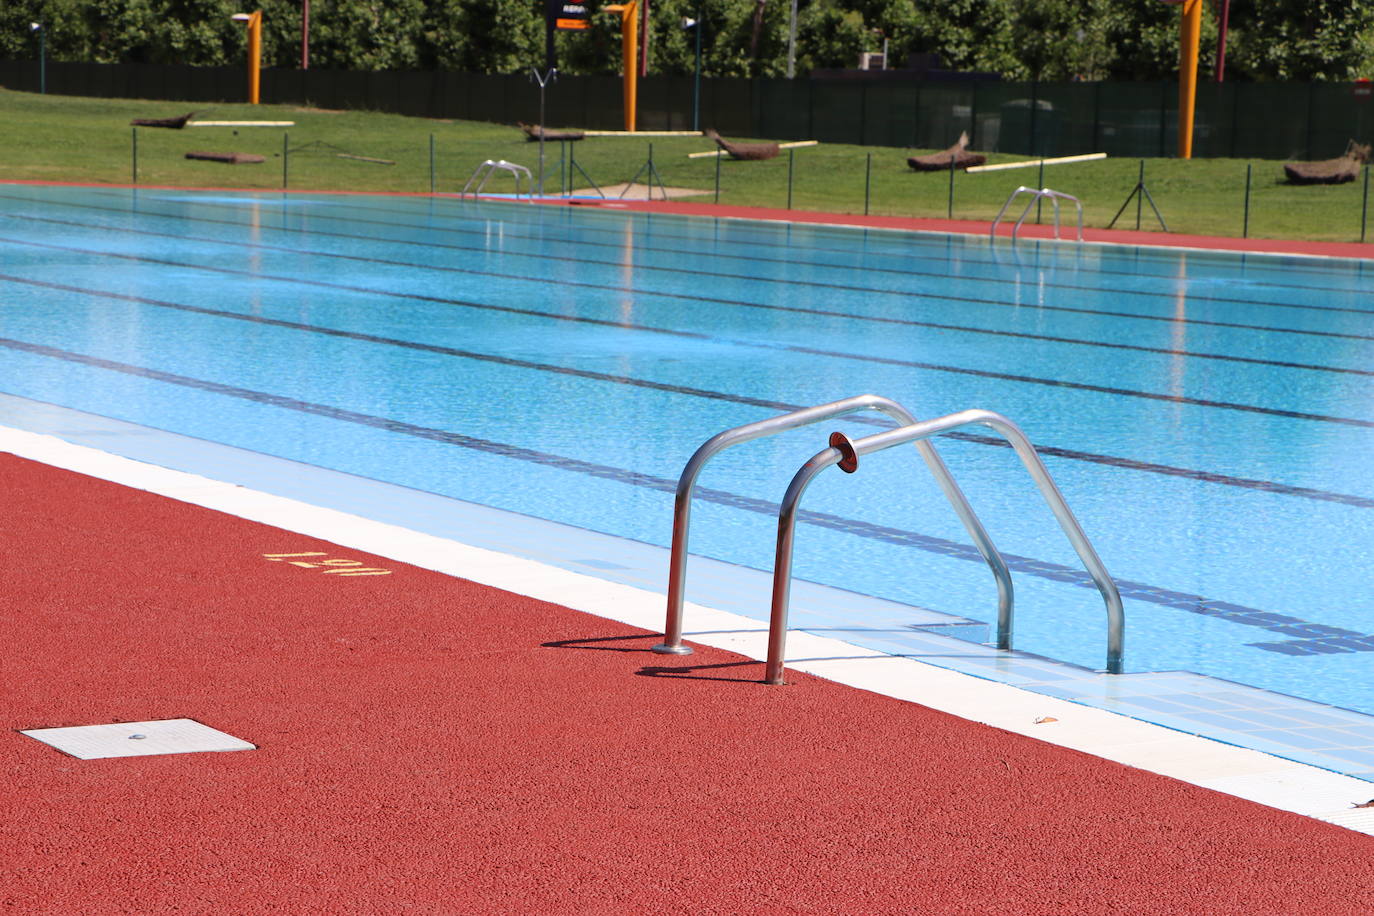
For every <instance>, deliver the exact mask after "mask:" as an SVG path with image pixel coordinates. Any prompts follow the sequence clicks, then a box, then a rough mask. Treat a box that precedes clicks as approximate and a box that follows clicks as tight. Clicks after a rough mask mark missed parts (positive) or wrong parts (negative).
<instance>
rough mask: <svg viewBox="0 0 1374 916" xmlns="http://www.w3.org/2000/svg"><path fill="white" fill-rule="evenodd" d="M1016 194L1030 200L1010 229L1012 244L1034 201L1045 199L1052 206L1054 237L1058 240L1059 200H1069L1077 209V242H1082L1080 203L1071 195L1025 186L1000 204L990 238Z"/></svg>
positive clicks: (995, 236) (1081, 205) (989, 232)
mask: <svg viewBox="0 0 1374 916" xmlns="http://www.w3.org/2000/svg"><path fill="white" fill-rule="evenodd" d="M1018 194H1029V195H1031V199H1030V200H1029V201H1027V202H1026V208H1025V209H1024V210H1022V211H1021V216H1020V217H1019V218H1018V219H1017V220H1016V225H1014V226H1012V227H1011V240H1012V241H1013V242H1014V241H1016V233H1017V232H1018V231H1020V229H1021V224H1022V223H1024V222H1025V221H1026V216H1027V215H1028V214H1029V213H1030V208H1031V207H1033V206H1035V204H1036V201H1039V200H1043V199H1045V198H1049V200H1050V203H1051V204H1053V205H1054V237H1055V238H1056V239H1057V238H1059V202H1060V201H1061V200H1071V201H1073V203H1074V206H1075V207H1077V208H1078V240H1079V241H1080V242H1081V241H1083V202H1082V201H1080V200H1079V199H1078V198H1077V197H1074V196H1073V195H1072V194H1065V193H1064V192H1062V191H1051V190H1050V189H1049V188H1038V189H1037V188H1028V187H1026V186H1025V185H1021V187H1019V188H1017V189H1016V190H1015V191H1012V192H1011V196H1010V197H1008V198H1007V202H1006V203H1004V204H1002V209H1000V210H998V211H997V216H996V217H994V218H993V221H992V225H991V226H990V227H989V228H988V234H989V235H990V236H991V237H992V238H994V239H995V238H997V225H998V224H999V223H1000V222H1002V217H1003V216H1005V215H1006V213H1007V208H1008V207H1010V206H1011V202H1012V201H1013V200H1015V199H1016V197H1017V195H1018ZM1037 219H1038V217H1037Z"/></svg>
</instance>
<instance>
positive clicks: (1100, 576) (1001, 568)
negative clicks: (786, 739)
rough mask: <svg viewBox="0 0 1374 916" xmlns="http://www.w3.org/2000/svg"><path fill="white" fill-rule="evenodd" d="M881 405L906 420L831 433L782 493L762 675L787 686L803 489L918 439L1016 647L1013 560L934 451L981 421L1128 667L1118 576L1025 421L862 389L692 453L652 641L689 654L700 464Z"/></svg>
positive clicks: (681, 483) (1115, 663)
mask: <svg viewBox="0 0 1374 916" xmlns="http://www.w3.org/2000/svg"><path fill="white" fill-rule="evenodd" d="M868 409H872V410H880V411H882V412H884V413H886V414H888V416H891V417H893V418H894V419H896V420H897V421H898V422H899V423H901V424H902V425H901V426H899V427H897V428H896V429H889V430H886V431H884V432H880V433H876V434H874V435H871V436H866V437H864V438H862V439H858V440H851V439H850V438H849V437H848V436H846V435H845V434H844V433H840V432H835V433H832V434H831V435H830V445H829V447H827V448H825V449H823V450H822V451H820V452H818V453H817V454H816V455H814V456H813V457H812V458H811V459H810V460H809V461H807V462H806V463H805V464H804V465H802V467H801V468H800V469H799V470H798V471H797V473H796V475H795V476H794V477H793V478H792V482H791V484H790V485H789V486H788V488H787V493H786V495H785V496H784V497H783V501H782V505H781V508H780V509H779V512H778V539H777V552H776V555H775V561H774V564H773V595H772V609H771V612H770V615H769V625H768V656H767V667H766V670H765V673H764V681H765V683H769V684H781V683H783V654H784V650H785V646H786V641H787V616H788V604H789V600H790V594H791V587H792V547H793V542H794V531H795V528H796V520H797V514H798V509H799V505H800V503H801V498H802V494H803V493H805V491H806V488H807V486H808V485H809V484H810V483H811V481H812V480H813V479H814V478H815V477H816V475H817V474H819V473H820V472H821V471H824V470H825V469H826V468H829V467H832V466H834V465H839V466H840V469H841V470H843V471H845V472H847V473H851V474H852V473H854V472H855V471H856V470H858V467H859V458H860V457H861V456H863V455H868V454H871V453H873V452H879V451H883V450H885V449H888V448H892V447H893V446H897V445H904V444H907V443H913V444H915V445H916V447H917V449H918V450H920V452H921V457H922V458H924V459H925V462H926V465H927V467H928V468H929V469H930V471H931V473H932V474H933V475H934V476H935V479H936V482H937V483H938V484H939V485H940V489H941V490H942V491H943V492H944V494H945V497H946V498H947V499H948V500H949V502H950V504H951V505H952V506H953V507H954V510H955V512H956V513H957V514H958V516H959V519H960V520H961V521H962V522H963V523H964V527H965V529H966V530H967V531H968V533H969V535H970V536H971V537H972V538H973V542H974V545H975V546H976V547H977V549H978V552H979V553H980V554H981V555H982V557H983V559H984V561H986V562H987V564H988V567H989V569H991V570H992V573H993V576H994V577H995V579H996V581H997V596H998V602H997V604H998V607H997V648H998V649H1002V650H1009V649H1011V647H1012V644H1011V643H1012V623H1013V620H1012V617H1013V611H1014V598H1013V591H1012V582H1011V574H1010V572H1009V571H1008V569H1007V565H1006V562H1005V561H1004V560H1003V559H1002V556H1001V554H1000V553H999V552H998V551H997V548H996V547H995V546H994V545H993V543H992V539H991V538H990V537H989V536H988V533H987V530H986V529H985V528H984V527H983V524H982V522H981V521H979V519H978V517H977V515H976V514H975V513H974V511H973V507H972V506H970V505H969V503H968V500H967V498H966V497H965V496H964V494H963V491H962V490H960V489H959V486H958V484H957V483H955V481H954V478H953V476H952V475H951V474H950V471H949V468H948V467H947V466H946V465H945V463H944V461H943V459H941V458H940V456H939V455H938V454H937V453H936V452H935V449H934V446H933V445H932V444H931V443H930V442H929V441H927V440H929V439H930V438H932V437H934V436H937V435H940V434H942V433H947V432H952V431H954V430H957V429H960V428H962V427H965V426H972V425H979V426H985V427H988V428H990V429H991V430H992V431H993V432H996V433H998V434H999V435H1000V436H1001V437H1002V438H1003V439H1005V440H1006V441H1007V443H1008V444H1009V445H1010V446H1011V447H1012V450H1013V451H1014V452H1015V453H1016V455H1017V457H1018V458H1020V459H1021V463H1022V464H1023V465H1024V466H1025V468H1026V470H1027V471H1028V472H1029V473H1030V475H1031V479H1032V481H1034V483H1035V485H1036V487H1038V488H1039V490H1040V494H1041V496H1042V497H1043V498H1044V500H1045V502H1046V503H1047V504H1048V505H1049V508H1050V511H1051V512H1052V513H1053V514H1054V517H1055V520H1056V521H1058V523H1059V526H1060V528H1061V529H1063V531H1064V534H1065V536H1066V537H1067V538H1068V540H1069V543H1070V545H1072V547H1073V549H1074V551H1075V552H1076V553H1077V554H1078V557H1079V559H1080V560H1081V561H1082V562H1083V566H1084V568H1085V569H1087V571H1088V575H1089V576H1090V577H1091V578H1092V581H1093V584H1094V585H1096V586H1097V589H1098V591H1099V592H1100V593H1101V594H1102V598H1103V601H1104V602H1105V604H1106V609H1107V668H1106V670H1107V672H1108V673H1109V674H1120V673H1121V670H1122V653H1123V641H1124V636H1125V612H1124V610H1123V608H1122V604H1121V595H1120V593H1119V591H1118V590H1117V587H1116V583H1115V582H1113V581H1112V577H1111V574H1110V573H1108V572H1107V568H1106V567H1105V566H1104V565H1103V563H1102V560H1101V558H1099V557H1098V555H1097V551H1096V550H1094V549H1093V546H1092V543H1091V542H1090V541H1089V540H1088V536H1087V534H1086V533H1084V531H1083V528H1082V526H1081V525H1080V524H1079V523H1078V519H1077V518H1075V517H1074V514H1073V512H1072V510H1070V509H1069V506H1068V503H1066V502H1065V501H1064V496H1063V494H1062V493H1060V491H1059V488H1058V487H1057V486H1056V485H1055V483H1054V479H1053V478H1052V477H1051V476H1050V473H1049V470H1048V469H1047V468H1046V467H1045V464H1044V462H1043V461H1041V460H1040V455H1039V454H1038V453H1037V452H1036V450H1035V446H1034V445H1032V444H1031V442H1030V440H1029V439H1028V438H1026V435H1025V433H1023V432H1022V431H1021V430H1020V428H1019V427H1017V425H1016V424H1015V423H1013V422H1012V421H1011V420H1009V419H1007V418H1006V417H1004V416H1002V415H1001V414H998V413H994V412H992V411H990V410H965V411H960V412H959V413H953V414H949V415H948V416H944V417H939V418H937V419H934V420H926V421H921V422H918V421H916V420H915V419H914V418H913V417H912V414H911V413H910V412H909V411H908V410H907V409H906V408H904V407H902V406H901V405H900V404H898V403H896V402H895V401H892V400H890V399H888V398H884V397H879V396H878V395H871V394H868V395H859V396H857V397H853V398H846V399H844V400H842V401H835V402H833V403H830V404H821V405H819V406H817V407H810V408H806V409H803V410H797V411H793V412H791V413H787V414H782V415H781V416H777V417H772V418H770V419H767V420H760V421H758V422H756V423H750V424H747V425H745V426H740V427H736V428H735V429H730V430H726V431H725V432H723V433H720V434H718V435H716V436H713V437H712V438H710V439H708V440H707V441H706V442H705V443H704V444H703V445H702V446H701V447H700V448H699V449H697V451H696V452H695V453H694V454H693V455H692V457H691V459H690V460H688V462H687V466H686V467H685V468H684V469H683V472H682V476H681V478H679V480H678V486H677V495H676V501H675V505H674V511H673V542H672V553H671V556H670V559H669V574H668V612H667V619H666V621H665V624H664V640H663V642H662V643H661V644H660V645H657V646H654V647H653V651H654V652H658V653H660V654H670V655H687V654H690V653H691V651H692V650H691V648H690V647H688V646H684V645H683V644H682V616H683V596H684V591H683V590H684V587H685V584H686V568H687V535H688V528H689V525H690V516H691V500H692V490H693V487H694V486H695V484H696V478H697V476H698V475H699V474H700V473H701V469H702V467H703V466H705V464H706V462H707V461H709V460H710V459H711V457H712V456H713V455H715V454H716V453H718V452H720V451H721V450H723V449H726V448H729V447H730V446H732V445H737V444H739V443H741V442H748V441H750V440H751V439H757V438H760V437H762V436H768V435H772V434H774V433H779V432H783V431H784V430H789V429H795V428H797V427H799V426H805V425H807V424H811V423H817V422H820V421H822V420H826V419H829V418H832V417H838V416H842V415H844V414H849V413H855V412H857V411H860V410H868Z"/></svg>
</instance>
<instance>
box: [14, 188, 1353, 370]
mask: <svg viewBox="0 0 1374 916" xmlns="http://www.w3.org/2000/svg"><path fill="white" fill-rule="evenodd" d="M62 206H66V207H72V208H77V209H86V210H101V211H104V212H110V213H119V214H121V215H124V214H127V213H128V211H127V210H123V209H116V208H113V207H95V206H91V205H88V204H62ZM201 206H206V207H209V206H212V205H210V204H204V205H201ZM224 208H227V209H231V210H234V212H238V209H237V208H232V207H222V208H221V209H224ZM7 215H10V216H11V217H12V218H14V219H23V220H28V221H33V222H54V223H59V224H64V223H65V224H67V225H73V226H90V224H89V223H80V222H75V221H64V220H58V219H54V218H52V217H38V216H29V215H19V214H7ZM139 215H144V216H152V217H154V218H157V219H170V220H178V221H182V222H203V223H210V224H216V225H228V226H237V227H240V228H248V224H247V223H244V222H242V221H240V220H216V219H209V218H206V217H190V216H178V215H174V214H168V213H148V212H147V211H141V212H140V214H139ZM383 225H388V224H383ZM92 228H101V227H92ZM258 229H259V230H267V231H272V232H285V233H292V234H298V235H307V236H312V235H313V236H320V237H324V238H342V239H351V240H355V241H365V242H381V243H384V244H388V245H399V246H402V247H426V248H439V249H443V250H451V251H471V252H478V253H482V254H489V253H490V248H489V247H486V246H480V245H478V246H468V245H448V244H444V243H441V242H417V241H407V240H398V239H387V238H378V237H376V236H369V235H353V234H350V233H343V232H327V231H323V230H316V229H305V228H299V227H297V228H293V227H287V226H259V227H258ZM117 231H129V232H147V233H149V234H155V233H152V231H151V230H124V229H120V230H117ZM176 237H180V236H176ZM215 243H216V244H229V243H226V242H223V241H220V240H215ZM501 254H502V255H503V256H506V257H521V258H530V259H533V260H536V261H560V262H565V263H569V264H574V265H582V264H587V263H596V264H601V265H604V266H609V267H620V266H622V265H621V264H620V262H618V261H611V262H608V261H596V262H590V261H587V260H586V259H584V258H579V257H573V256H568V255H554V254H547V255H546V254H527V253H522V252H510V251H502V252H501ZM382 263H385V262H382ZM399 263H407V262H399ZM452 269H454V270H460V271H463V270H465V271H466V272H469V273H471V274H473V275H476V276H493V277H507V276H510V275H508V274H498V273H494V272H490V271H477V270H467V269H464V268H452ZM637 269H643V270H645V271H646V272H649V271H658V272H666V273H670V274H679V273H692V271H679V270H676V269H674V268H669V267H653V266H646V265H638V266H637ZM697 273H701V272H700V271H698V272H697ZM715 276H719V277H723V278H728V279H738V280H761V279H764V278H756V277H752V276H750V275H747V274H746V275H741V274H716V275H715ZM517 279H521V280H530V281H531V282H540V283H544V282H553V283H559V284H566V285H569V286H586V287H588V288H592V289H603V288H604V289H614V290H617V291H621V292H633V293H639V294H643V295H653V296H662V297H665V298H673V299H684V300H690V301H700V302H711V303H715V304H725V305H738V306H742V307H746V308H757V309H772V310H783V309H784V308H786V307H783V306H769V305H764V304H762V303H755V302H748V301H744V300H738V299H722V298H718V297H708V296H696V295H692V294H690V293H674V292H659V291H654V290H640V289H638V288H635V287H624V286H607V287H602V286H598V285H597V284H591V283H579V282H577V281H571V280H568V281H564V280H562V279H558V280H538V279H533V278H530V277H527V276H520V275H517ZM975 279H976V278H975ZM767 282H770V283H792V282H793V281H788V280H768V281H767ZM795 285H799V286H806V285H810V286H820V287H825V286H827V284H816V283H806V282H804V281H797V282H796V283H795ZM1083 288H1084V289H1094V291H1096V292H1102V290H1096V289H1095V288H1092V287H1083ZM863 289H864V291H867V292H869V293H870V294H872V295H882V296H896V297H899V298H901V299H902V300H904V301H909V300H911V299H917V300H920V299H924V300H928V301H944V302H959V303H966V304H972V305H979V306H984V307H988V308H999V309H1013V310H1022V309H1027V308H1034V309H1035V310H1036V311H1044V312H1062V313H1065V314H1071V315H1088V316H1091V317H1093V318H1100V317H1108V318H1126V319H1129V320H1136V321H1154V322H1162V323H1165V324H1168V325H1172V326H1177V325H1197V326H1200V327H1218V328H1234V329H1238V330H1243V331H1257V332H1260V333H1264V334H1281V335H1282V334H1298V335H1302V336H1306V337H1321V338H1335V339H1338V340H1374V335H1370V334H1351V333H1344V332H1339V331H1316V330H1307V329H1304V328H1291V327H1282V326H1274V325H1257V324H1244V323H1240V322H1231V321H1214V320H1209V319H1204V318H1178V317H1176V316H1171V315H1149V314H1141V313H1138V312H1116V311H1109V310H1104V309H1093V308H1076V307H1073V306H1064V305H1044V304H1036V305H1034V306H1025V305H1019V304H1017V303H1014V302H1003V301H1000V300H995V299H984V298H980V297H975V296H955V295H950V294H946V293H929V292H907V291H901V290H880V289H868V288H867V287H865V288H863ZM1141 295H1147V294H1143V293H1142V294H1141ZM1150 295H1152V294H1150ZM1240 301H1244V300H1240ZM1292 307H1293V308H1314V307H1309V306H1292ZM797 310H798V311H804V312H810V313H812V314H819V315H832V316H836V317H844V318H853V319H855V320H863V321H874V322H897V321H900V320H901V319H886V318H882V317H875V316H865V315H854V314H853V313H845V312H830V311H827V310H822V309H815V310H805V309H800V308H799V309H797ZM1069 340H1072V338H1069ZM1218 358H1221V357H1218Z"/></svg>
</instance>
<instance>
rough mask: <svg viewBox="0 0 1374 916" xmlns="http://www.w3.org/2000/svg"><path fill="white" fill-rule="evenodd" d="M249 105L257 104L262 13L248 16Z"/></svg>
mask: <svg viewBox="0 0 1374 916" xmlns="http://www.w3.org/2000/svg"><path fill="white" fill-rule="evenodd" d="M247 26H249V104H257V103H258V84H260V80H258V70H260V67H261V62H262V11H261V10H257V11H254V12H253V14H250V15H249V22H247Z"/></svg>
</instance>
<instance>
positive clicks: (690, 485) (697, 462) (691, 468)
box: [653, 394, 1014, 655]
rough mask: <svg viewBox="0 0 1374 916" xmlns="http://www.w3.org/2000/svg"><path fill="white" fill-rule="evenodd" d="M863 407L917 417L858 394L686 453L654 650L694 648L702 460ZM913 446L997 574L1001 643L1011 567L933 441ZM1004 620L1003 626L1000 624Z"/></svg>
mask: <svg viewBox="0 0 1374 916" xmlns="http://www.w3.org/2000/svg"><path fill="white" fill-rule="evenodd" d="M861 410H880V411H882V412H883V413H885V414H887V415H888V416H890V417H892V418H893V419H894V420H896V421H897V422H898V423H901V424H902V425H903V427H905V426H910V425H911V424H913V423H915V422H916V418H915V417H914V416H913V415H912V413H911V411H909V410H907V409H906V408H905V407H903V406H902V405H901V404H898V403H897V402H896V401H894V400H892V399H890V398H885V397H881V396H880V395H876V394H861V395H857V396H855V397H852V398H845V399H843V400H840V401H832V402H831V403H829V404H820V405H818V406H816V407H808V408H805V409H803V410H795V411H792V412H791V413H785V414H782V415H780V416H776V417H770V418H769V419H767V420H759V421H757V422H755V423H748V424H746V425H744V426H738V427H736V428H734V429H728V430H726V431H725V432H723V433H719V434H717V435H715V436H712V437H711V438H710V439H707V440H706V442H705V443H703V444H702V446H701V447H700V448H698V449H697V450H696V452H695V453H694V454H693V455H692V457H691V458H690V459H688V461H687V465H686V467H684V468H683V470H682V476H681V477H679V478H678V482H677V495H676V497H675V499H674V504H673V543H672V552H671V555H670V557H669V560H668V613H667V619H666V621H665V622H664V625H663V642H662V643H660V644H659V645H656V646H654V647H653V651H654V652H657V653H659V654H661V655H690V654H691V653H692V649H691V647H690V646H684V645H683V644H682V605H683V600H684V595H685V583H686V580H687V535H688V529H689V528H690V525H691V517H692V491H693V489H694V488H695V487H696V481H697V477H698V476H699V475H700V474H701V470H702V468H703V467H705V465H706V462H708V461H710V460H711V458H712V456H714V455H715V454H716V453H718V452H720V451H722V450H724V449H727V448H729V447H730V446H732V445H739V444H740V443H742V442H748V441H750V440H752V439H758V438H760V437H762V436H768V435H772V434H773V433H780V432H784V431H785V430H789V429H795V428H797V427H799V426H806V425H807V424H810V423H818V422H820V421H821V420H828V419H831V418H832V417H838V416H843V415H845V414H850V413H857V412H858V411H861ZM899 428H900V427H899ZM916 447H917V448H918V449H919V450H920V452H921V457H922V458H923V459H925V462H926V466H927V467H928V468H930V472H931V474H933V475H934V477H935V480H936V482H937V483H938V484H939V486H940V489H941V490H942V491H943V492H944V494H945V498H946V499H948V500H949V503H950V505H951V506H952V507H953V508H954V511H955V513H956V514H957V515H958V516H959V520H960V521H961V522H963V524H964V529H965V530H966V531H968V534H969V537H970V538H972V539H973V544H974V546H975V547H976V548H977V549H978V552H979V553H980V554H981V555H982V557H983V560H984V561H985V562H986V563H987V564H988V567H989V568H990V569H991V570H992V574H993V577H994V578H995V579H996V580H997V620H998V640H999V644H1000V641H1001V640H1002V638H1003V636H1004V635H1005V638H1006V639H1007V640H1008V641H1010V639H1011V629H1010V627H1011V619H1012V602H1013V600H1014V596H1013V591H1012V583H1011V572H1010V571H1009V570H1008V569H1007V564H1006V562H1005V561H1004V560H1003V559H1002V555H1001V554H1000V553H998V551H997V547H996V545H994V544H993V543H992V538H991V537H989V536H988V532H987V529H986V528H984V527H983V523H982V522H981V521H979V520H978V516H977V515H976V514H975V513H974V511H973V507H972V506H971V505H969V502H968V499H967V498H966V497H965V496H964V493H963V491H962V490H960V489H959V485H958V484H957V483H955V482H954V477H953V476H952V475H951V474H950V472H949V467H948V466H947V465H946V464H945V462H944V459H942V458H941V457H940V456H939V454H938V453H936V451H935V447H934V446H933V445H932V444H931V443H929V442H925V441H918V442H917V443H916ZM1004 622H1005V631H1004V630H1003V624H1004Z"/></svg>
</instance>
